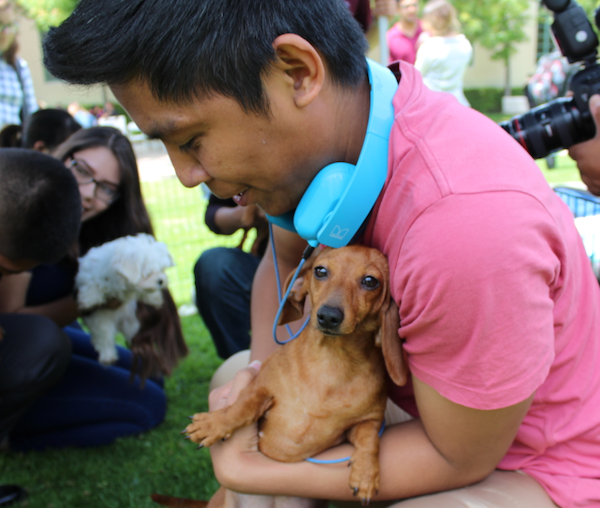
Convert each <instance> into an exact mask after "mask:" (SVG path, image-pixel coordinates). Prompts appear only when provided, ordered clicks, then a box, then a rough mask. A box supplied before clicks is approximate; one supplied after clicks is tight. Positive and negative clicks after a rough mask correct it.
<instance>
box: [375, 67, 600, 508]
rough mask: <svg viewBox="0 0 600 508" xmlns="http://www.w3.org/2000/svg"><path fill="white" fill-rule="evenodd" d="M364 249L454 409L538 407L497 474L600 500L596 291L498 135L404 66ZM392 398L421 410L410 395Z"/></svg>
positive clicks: (577, 246)
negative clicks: (375, 253)
mask: <svg viewBox="0 0 600 508" xmlns="http://www.w3.org/2000/svg"><path fill="white" fill-rule="evenodd" d="M401 71H402V79H401V82H400V87H399V90H398V93H397V94H396V96H395V99H394V109H395V113H396V120H395V124H394V126H393V128H392V135H391V141H390V170H389V175H388V180H387V182H386V186H385V188H384V192H383V193H382V195H381V197H380V198H379V201H378V203H377V205H376V207H375V209H374V211H373V213H372V217H371V219H370V222H369V225H368V228H367V232H366V235H365V243H366V244H368V245H371V246H373V247H376V248H378V249H380V250H382V251H383V252H384V253H385V254H386V255H387V257H388V259H389V262H390V271H391V281H392V294H393V296H394V299H395V300H396V301H397V302H398V304H399V308H400V320H401V328H400V336H401V337H402V338H403V339H405V341H406V342H405V349H406V351H407V353H408V358H409V366H410V370H411V372H412V373H413V374H414V375H415V376H416V377H417V378H418V379H420V380H421V381H423V382H425V383H426V384H428V385H429V386H431V387H433V388H434V389H435V390H437V391H438V392H439V393H440V394H441V395H443V396H444V397H446V398H448V399H449V400H451V401H453V402H455V403H458V404H461V405H464V406H467V407H472V408H476V409H483V410H486V409H497V408H502V407H506V406H510V405H512V404H516V403H518V402H521V401H523V400H525V399H526V398H527V397H529V396H530V395H531V394H532V393H534V392H535V397H534V400H533V403H532V406H531V408H530V410H529V412H528V413H527V415H526V417H525V419H524V421H523V423H522V425H521V427H520V429H519V432H518V434H517V437H516V440H515V442H514V443H513V445H512V446H511V448H510V449H509V451H508V453H507V454H506V456H505V457H504V459H503V460H502V462H501V463H500V465H499V468H500V469H507V470H517V469H520V470H523V471H524V472H526V473H527V474H529V475H531V476H532V477H533V478H535V479H536V480H538V481H539V482H540V483H541V484H542V486H543V487H544V488H545V489H546V490H547V491H548V493H549V494H550V496H551V497H552V499H553V500H554V501H555V502H556V503H557V504H558V505H560V506H562V507H567V506H568V507H584V506H585V507H590V506H597V505H598V504H597V503H600V312H599V310H600V290H599V287H598V282H597V281H596V279H595V278H594V276H593V274H592V270H591V266H590V262H589V260H588V258H587V256H586V254H585V251H584V248H583V244H582V242H581V239H580V237H579V235H578V233H577V231H576V229H575V226H574V222H573V217H572V215H571V212H570V211H569V210H568V208H567V207H566V206H565V205H564V204H563V203H562V201H561V200H560V199H559V198H558V197H557V196H556V195H555V194H554V192H553V191H552V190H551V189H550V188H549V186H548V185H547V183H546V182H545V180H544V178H543V176H542V174H541V172H540V171H539V169H538V167H537V165H536V164H535V162H534V161H533V160H532V159H531V158H530V157H529V155H528V154H527V153H526V152H525V151H524V150H523V149H522V148H521V147H520V146H519V145H518V144H517V143H516V142H515V141H514V140H513V139H512V138H511V137H510V136H509V135H508V134H506V133H505V132H504V131H503V130H502V129H501V128H499V127H498V126H497V125H496V124H494V123H493V122H492V121H491V120H488V119H487V118H486V117H484V116H483V115H481V114H479V113H478V112H476V111H474V110H471V109H469V108H466V107H463V106H461V105H460V104H459V103H458V102H457V101H456V99H455V98H454V97H452V96H450V95H448V94H442V93H438V92H433V91H430V90H429V89H427V88H426V87H425V86H424V85H423V83H422V81H421V78H420V75H419V73H418V72H417V71H416V70H415V69H414V68H413V67H412V66H410V65H406V64H402V65H401ZM390 396H391V397H392V398H393V399H394V400H395V401H397V402H398V403H399V404H400V405H401V406H402V407H404V408H405V409H407V410H408V411H409V412H412V413H413V414H415V404H414V398H413V396H412V388H411V386H410V385H409V386H406V387H403V388H400V387H392V388H391V391H390Z"/></svg>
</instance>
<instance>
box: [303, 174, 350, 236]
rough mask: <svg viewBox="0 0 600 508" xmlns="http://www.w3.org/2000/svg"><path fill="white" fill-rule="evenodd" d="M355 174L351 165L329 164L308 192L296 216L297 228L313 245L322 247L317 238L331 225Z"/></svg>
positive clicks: (316, 177) (312, 183) (311, 184)
mask: <svg viewBox="0 0 600 508" xmlns="http://www.w3.org/2000/svg"><path fill="white" fill-rule="evenodd" d="M355 170H356V166H354V165H353V164H348V163H347V162H335V163H333V164H329V166H326V167H324V168H323V169H322V170H321V171H319V172H318V173H317V176H315V178H314V179H313V181H312V182H311V183H310V185H309V186H308V189H306V192H305V193H304V195H303V196H302V199H301V200H300V203H299V204H298V207H297V208H296V212H295V214H294V227H295V229H296V231H297V232H298V234H299V235H300V236H301V237H302V238H305V239H307V240H308V241H309V243H311V244H312V243H316V245H318V241H317V234H318V233H319V231H320V230H321V228H322V227H323V226H324V225H325V224H326V223H327V219H328V216H329V214H331V212H332V211H333V209H334V208H335V206H336V205H337V203H338V201H339V200H340V199H341V197H342V196H343V194H344V191H345V190H346V188H347V187H348V183H349V182H350V179H351V177H352V174H353V173H354V171H355ZM316 245H313V246H314V247H316Z"/></svg>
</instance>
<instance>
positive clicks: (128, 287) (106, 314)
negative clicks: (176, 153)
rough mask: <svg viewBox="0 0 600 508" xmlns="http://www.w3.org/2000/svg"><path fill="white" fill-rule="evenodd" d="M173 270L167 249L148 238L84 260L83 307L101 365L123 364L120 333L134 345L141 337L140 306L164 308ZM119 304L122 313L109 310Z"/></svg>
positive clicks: (97, 250) (79, 283) (96, 251)
mask: <svg viewBox="0 0 600 508" xmlns="http://www.w3.org/2000/svg"><path fill="white" fill-rule="evenodd" d="M173 265H174V263H173V259H172V258H171V255H170V254H169V251H168V250H167V246H166V245H165V244H164V243H162V242H158V241H156V240H155V239H154V237H153V236H152V235H148V234H144V233H141V234H138V235H136V236H125V237H123V238H118V239H116V240H113V241H112V242H107V243H105V244H103V245H101V246H99V247H94V248H92V249H90V250H89V251H88V252H87V254H86V255H85V256H83V257H82V258H80V259H79V271H78V273H77V278H76V280H75V286H76V288H77V305H78V307H79V309H80V310H81V311H82V314H83V321H84V323H85V324H86V326H87V327H88V328H89V330H90V335H91V337H92V344H93V345H94V347H95V348H96V351H98V354H99V358H98V359H99V361H100V363H102V364H104V365H110V364H112V363H114V362H115V361H116V360H117V349H116V346H115V336H116V334H117V332H118V331H120V332H121V333H123V335H124V336H125V339H126V340H127V341H128V342H129V341H131V339H132V338H133V337H134V336H135V334H136V333H137V332H138V331H139V329H140V323H139V321H138V319H137V316H136V308H137V302H138V301H141V302H144V303H147V304H149V305H152V306H154V307H157V308H158V307H161V306H162V304H163V296H162V290H163V289H165V288H166V287H167V275H166V274H165V272H164V271H165V269H166V268H168V267H170V266H173ZM115 300H118V301H119V302H122V303H121V305H120V306H119V307H117V308H114V309H113V308H107V307H106V304H107V303H108V302H110V301H115ZM90 311H91V312H90Z"/></svg>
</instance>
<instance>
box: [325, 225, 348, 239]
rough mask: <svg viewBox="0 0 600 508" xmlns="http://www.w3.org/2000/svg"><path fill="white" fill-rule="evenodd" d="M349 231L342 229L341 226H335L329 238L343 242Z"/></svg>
mask: <svg viewBox="0 0 600 508" xmlns="http://www.w3.org/2000/svg"><path fill="white" fill-rule="evenodd" d="M348 231H349V229H348V228H346V229H342V228H341V227H339V226H335V227H334V228H333V230H332V231H331V233H329V236H331V237H333V238H336V239H338V240H343V239H344V237H345V236H346V235H347V234H348Z"/></svg>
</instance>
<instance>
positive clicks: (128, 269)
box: [113, 252, 142, 284]
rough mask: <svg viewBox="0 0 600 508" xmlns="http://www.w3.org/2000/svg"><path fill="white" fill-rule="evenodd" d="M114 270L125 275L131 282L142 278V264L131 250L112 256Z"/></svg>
mask: <svg viewBox="0 0 600 508" xmlns="http://www.w3.org/2000/svg"><path fill="white" fill-rule="evenodd" d="M113 267H114V269H115V271H116V272H117V273H119V274H121V275H122V276H123V277H125V278H126V279H127V280H128V281H130V282H132V283H133V284H137V283H138V282H139V281H140V279H141V278H142V266H141V263H140V260H139V259H138V257H137V256H132V255H131V252H124V253H119V254H117V255H115V256H114V258H113Z"/></svg>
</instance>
